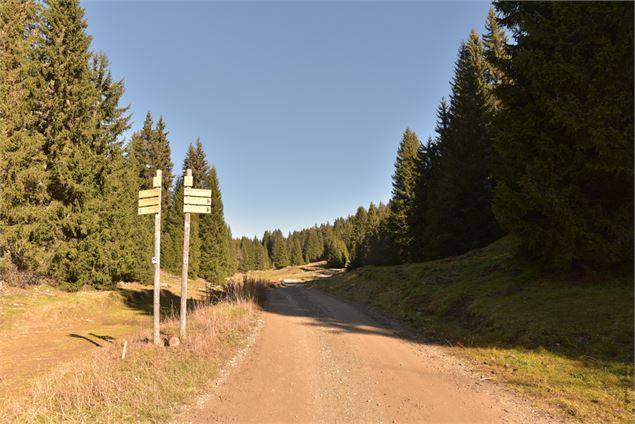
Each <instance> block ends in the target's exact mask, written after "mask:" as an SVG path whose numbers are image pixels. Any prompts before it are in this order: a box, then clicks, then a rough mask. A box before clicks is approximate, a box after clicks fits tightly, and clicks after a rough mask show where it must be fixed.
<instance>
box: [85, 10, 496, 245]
mask: <svg viewBox="0 0 635 424" xmlns="http://www.w3.org/2000/svg"><path fill="white" fill-rule="evenodd" d="M82 4H83V6H84V7H85V8H86V18H87V20H88V32H89V33H90V34H91V35H93V49H94V50H98V51H103V52H105V53H106V54H107V55H108V56H109V58H110V60H111V63H112V64H111V69H112V71H113V74H114V76H115V78H117V79H122V78H123V79H124V80H125V84H126V94H125V97H124V103H125V104H130V106H131V111H132V112H133V121H134V126H133V130H136V129H138V128H139V127H140V126H141V124H142V122H143V118H144V117H145V114H146V112H147V111H148V110H149V111H151V112H152V114H153V115H154V116H156V117H158V116H159V115H163V117H164V119H165V121H166V124H167V129H168V131H169V133H170V134H169V138H170V141H171V146H172V159H173V162H174V164H175V170H177V172H180V170H181V166H182V161H183V157H184V154H185V150H186V148H187V145H188V144H189V143H192V142H194V141H195V140H196V137H197V136H199V137H200V138H201V141H202V142H203V145H204V146H205V150H206V152H207V155H208V160H209V161H210V162H211V163H213V164H214V165H215V166H216V168H217V170H218V173H219V178H220V183H221V190H222V194H223V201H224V204H225V217H226V220H227V222H228V223H229V225H230V226H231V228H232V232H233V234H234V236H242V235H247V236H253V235H255V234H256V235H258V236H261V235H262V233H263V231H264V230H265V229H275V228H280V229H282V230H283V232H285V233H286V232H287V231H289V230H295V229H301V228H304V227H308V226H311V225H313V224H316V223H321V222H326V221H331V222H332V221H333V219H335V218H337V217H339V216H346V215H349V214H352V213H354V212H355V210H356V208H357V207H358V206H359V205H365V206H368V204H369V202H371V201H374V202H375V203H377V202H379V201H384V202H387V201H388V199H389V198H390V190H391V175H392V171H393V164H394V159H395V153H396V149H397V144H398V143H399V140H400V138H401V135H402V133H403V131H404V129H405V128H406V127H410V128H412V129H414V130H415V131H416V132H417V134H418V135H419V138H420V139H422V140H424V139H427V137H428V136H429V135H431V134H432V131H433V128H434V120H435V111H436V107H437V105H438V103H439V100H440V99H441V97H442V96H447V95H448V92H449V89H450V80H451V78H452V70H453V66H454V61H455V59H456V52H457V49H458V47H459V43H460V42H461V40H463V39H466V38H467V36H468V34H469V31H470V29H471V28H476V29H477V30H478V31H479V33H483V27H484V22H485V17H486V15H487V10H488V8H489V3H487V2H461V3H452V2H403V3H387V2H386V3H384V2H346V3H339V2H262V1H260V2H233V3H231V2H101V1H100V2H97V1H84V2H83V3H82Z"/></svg>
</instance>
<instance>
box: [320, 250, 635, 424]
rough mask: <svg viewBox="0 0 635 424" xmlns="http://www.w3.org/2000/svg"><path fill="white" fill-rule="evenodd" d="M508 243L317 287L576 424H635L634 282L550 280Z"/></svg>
mask: <svg viewBox="0 0 635 424" xmlns="http://www.w3.org/2000/svg"><path fill="white" fill-rule="evenodd" d="M514 248H515V243H514V241H513V240H511V239H509V238H505V239H502V240H499V241H498V242H496V243H494V244H492V245H490V246H488V247H486V248H484V249H479V250H475V251H472V252H469V253H468V254H466V255H463V256H459V257H456V258H449V259H443V260H438V261H431V262H425V263H419V264H406V265H401V266H393V267H364V268H360V269H358V270H354V271H351V272H348V273H346V274H342V275H339V276H335V277H333V278H332V279H330V280H324V281H320V282H319V283H315V284H316V286H317V287H319V288H322V289H324V290H327V291H330V292H333V293H336V294H338V295H340V296H343V297H345V298H348V299H350V300H353V301H356V302H360V303H366V304H369V305H372V306H374V307H376V308H377V309H379V310H382V311H384V312H385V313H386V314H388V315H390V316H392V317H394V318H396V319H399V320H401V321H404V322H406V323H407V324H408V325H409V326H410V327H412V328H413V329H415V330H417V331H418V332H420V333H421V334H422V335H425V336H427V337H429V338H430V340H434V341H436V342H439V343H443V344H447V345H449V346H451V349H452V351H453V352H455V353H457V354H459V355H463V356H466V357H469V358H471V359H472V360H473V362H474V365H475V367H476V368H478V369H480V370H482V371H484V372H486V373H488V375H490V376H491V377H492V378H493V379H496V380H498V381H501V382H503V383H504V384H507V385H509V386H510V387H512V388H513V389H514V390H517V391H519V392H521V393H524V394H527V395H529V396H531V397H533V398H534V399H537V400H538V402H541V403H543V404H545V405H546V406H547V408H553V409H554V410H555V411H557V412H556V413H558V414H562V415H563V416H565V417H569V418H572V419H579V420H589V421H594V422H597V421H601V422H615V421H618V422H621V421H632V419H633V414H632V408H633V366H632V364H633V280H632V276H631V275H628V274H627V273H619V272H614V273H605V274H602V275H545V274H544V273H541V272H539V271H538V270H536V269H534V268H532V267H530V266H528V265H526V264H522V263H519V262H518V261H516V260H515V259H514V258H513V252H514Z"/></svg>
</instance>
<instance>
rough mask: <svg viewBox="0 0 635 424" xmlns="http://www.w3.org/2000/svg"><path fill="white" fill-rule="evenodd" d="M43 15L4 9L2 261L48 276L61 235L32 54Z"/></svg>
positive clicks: (27, 4)
mask: <svg viewBox="0 0 635 424" xmlns="http://www.w3.org/2000/svg"><path fill="white" fill-rule="evenodd" d="M39 13H40V7H39V6H38V4H36V3H35V2H31V1H21V0H7V1H5V2H2V3H0V28H2V31H0V259H2V258H4V260H5V261H6V263H5V264H4V265H5V266H9V262H11V263H13V264H14V265H15V266H17V267H18V269H21V270H32V271H36V272H39V273H46V272H48V269H49V266H50V259H51V255H52V251H53V250H52V246H53V245H54V239H55V236H56V234H55V232H53V231H51V228H50V225H49V221H50V220H51V219H52V218H53V217H52V216H50V214H49V209H48V208H47V206H48V204H49V203H50V195H49V193H48V190H47V188H48V185H49V173H48V172H47V170H46V167H47V159H46V155H45V153H44V151H43V148H44V145H45V139H44V137H43V135H42V134H41V133H40V132H39V130H38V126H37V123H38V115H37V113H36V110H37V103H38V102H39V101H41V100H42V98H41V95H42V88H43V83H42V81H43V78H41V71H40V70H39V69H38V68H39V67H40V66H41V63H40V62H39V60H37V58H36V57H34V52H33V49H32V48H31V46H32V45H33V44H34V43H35V42H36V40H37V38H38V31H37V24H38V23H39V22H38V19H39V16H40V14H39ZM0 268H2V267H0Z"/></svg>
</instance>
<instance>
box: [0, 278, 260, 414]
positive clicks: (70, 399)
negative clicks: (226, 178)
mask: <svg viewBox="0 0 635 424" xmlns="http://www.w3.org/2000/svg"><path fill="white" fill-rule="evenodd" d="M258 288H259V284H258V283H257V282H255V281H247V282H245V283H244V284H242V283H240V284H236V285H235V287H234V288H233V289H232V290H233V291H232V295H231V299H229V300H225V301H222V302H219V303H217V304H214V305H210V304H208V305H199V306H197V307H196V308H195V309H194V310H193V311H192V312H191V313H190V315H189V319H188V338H187V340H185V341H184V343H182V344H181V345H180V346H178V347H171V348H167V347H157V346H154V345H152V344H151V343H149V342H148V340H149V338H150V337H149V336H150V334H149V332H144V333H138V334H137V335H135V336H134V337H132V338H130V339H129V344H128V352H127V356H126V359H125V360H121V350H122V344H123V340H117V341H116V342H114V343H111V344H107V345H106V346H104V348H103V349H99V350H97V351H95V352H93V353H92V354H91V355H88V356H85V357H83V358H81V359H79V360H76V361H74V362H73V363H67V364H65V365H62V366H61V367H59V368H58V369H56V370H55V371H54V372H52V373H51V374H50V375H48V376H46V377H44V378H41V379H39V381H37V383H36V384H35V385H34V386H33V387H32V388H31V389H30V390H29V392H28V393H27V394H26V395H23V396H14V397H9V396H8V397H6V398H4V399H3V404H2V405H0V422H26V423H31V422H149V421H164V420H167V419H169V418H170V417H171V416H172V415H173V414H174V413H175V412H176V411H177V409H178V408H179V407H181V406H182V405H183V404H188V403H191V402H193V401H194V400H195V398H196V395H198V394H200V393H203V392H205V391H206V390H207V389H208V388H209V384H210V383H211V381H212V380H213V379H214V378H215V377H216V375H217V373H218V369H219V367H220V366H221V365H222V363H223V362H225V361H227V360H228V358H230V357H231V356H232V355H233V354H234V353H235V351H236V350H237V349H238V348H239V347H240V346H241V344H242V343H243V341H244V340H245V335H246V334H247V333H248V332H249V331H250V329H251V328H252V326H253V325H254V323H255V321H256V320H255V318H256V316H257V314H258V312H259V308H258V306H257V303H256V302H255V299H256V296H257V292H258V290H259V289H258ZM177 333H178V318H176V317H173V318H172V319H168V320H166V321H164V322H163V323H162V335H163V336H164V337H165V338H166V339H168V338H169V337H170V336H172V335H176V334H177Z"/></svg>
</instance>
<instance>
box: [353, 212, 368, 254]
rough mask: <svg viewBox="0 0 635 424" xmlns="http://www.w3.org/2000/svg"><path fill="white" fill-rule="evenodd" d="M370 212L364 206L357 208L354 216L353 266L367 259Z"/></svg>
mask: <svg viewBox="0 0 635 424" xmlns="http://www.w3.org/2000/svg"><path fill="white" fill-rule="evenodd" d="M368 218H369V217H368V213H367V212H366V209H364V208H363V207H362V206H360V207H358V208H357V212H356V213H355V215H354V216H353V218H352V224H353V225H352V227H353V228H352V234H351V242H350V249H349V251H350V253H351V254H350V261H351V265H352V266H359V265H361V264H362V263H363V261H364V259H365V253H364V249H365V247H366V246H365V243H364V241H365V239H366V237H367V236H368V228H369V221H368Z"/></svg>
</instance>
